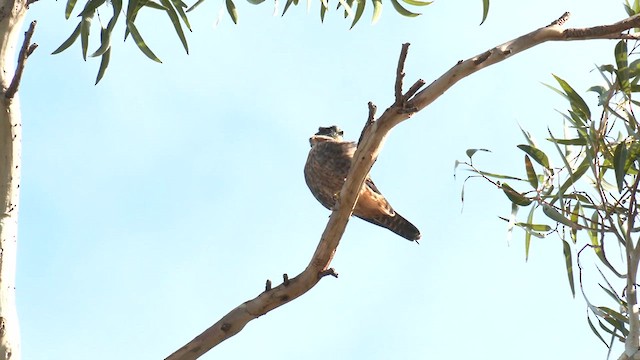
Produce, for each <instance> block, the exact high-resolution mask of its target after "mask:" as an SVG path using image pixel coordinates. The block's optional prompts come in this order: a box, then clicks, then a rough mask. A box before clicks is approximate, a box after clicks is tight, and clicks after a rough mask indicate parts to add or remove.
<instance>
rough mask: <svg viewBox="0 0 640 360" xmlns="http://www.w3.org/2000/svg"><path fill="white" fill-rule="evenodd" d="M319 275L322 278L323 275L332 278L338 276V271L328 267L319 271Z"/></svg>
mask: <svg viewBox="0 0 640 360" xmlns="http://www.w3.org/2000/svg"><path fill="white" fill-rule="evenodd" d="M318 276H319V277H321V278H323V277H325V276H333V277H334V278H336V279H337V278H338V273H337V272H336V270H335V269H334V268H328V269H327V270H324V271H321V272H320V274H318Z"/></svg>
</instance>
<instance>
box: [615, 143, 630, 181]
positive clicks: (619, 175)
mask: <svg viewBox="0 0 640 360" xmlns="http://www.w3.org/2000/svg"><path fill="white" fill-rule="evenodd" d="M626 162H627V145H626V144H625V143H624V142H621V143H620V144H618V145H617V146H616V149H615V150H614V152H613V170H614V172H615V174H616V183H617V185H618V192H622V189H623V187H624V176H625V175H627V172H626V171H625V163H626Z"/></svg>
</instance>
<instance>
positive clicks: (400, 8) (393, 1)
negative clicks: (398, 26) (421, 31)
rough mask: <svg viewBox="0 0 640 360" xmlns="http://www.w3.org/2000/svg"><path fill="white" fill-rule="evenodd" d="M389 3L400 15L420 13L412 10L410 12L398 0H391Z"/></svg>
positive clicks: (411, 15)
mask: <svg viewBox="0 0 640 360" xmlns="http://www.w3.org/2000/svg"><path fill="white" fill-rule="evenodd" d="M391 4H392V5H393V8H394V9H396V11H397V12H398V13H399V14H400V15H402V16H406V17H416V16H418V15H420V14H419V13H414V12H411V11H409V10H407V9H405V8H404V7H403V6H402V5H400V3H399V2H398V0H391Z"/></svg>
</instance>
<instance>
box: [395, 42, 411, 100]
mask: <svg viewBox="0 0 640 360" xmlns="http://www.w3.org/2000/svg"><path fill="white" fill-rule="evenodd" d="M409 45H410V44H409V43H404V44H402V50H401V51H400V57H399V58H398V69H397V70H396V84H395V95H396V105H400V104H401V103H402V79H403V78H404V63H405V62H406V61H407V53H408V52H409Z"/></svg>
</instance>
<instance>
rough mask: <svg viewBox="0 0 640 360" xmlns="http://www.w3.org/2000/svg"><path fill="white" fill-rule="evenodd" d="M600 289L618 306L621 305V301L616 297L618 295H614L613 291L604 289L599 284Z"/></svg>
mask: <svg viewBox="0 0 640 360" xmlns="http://www.w3.org/2000/svg"><path fill="white" fill-rule="evenodd" d="M598 285H600V288H601V289H602V290H603V291H604V292H605V293H607V295H609V296H610V297H611V298H612V299H613V300H615V301H616V302H617V303H618V304H620V305H622V303H623V301H622V300H621V299H620V298H619V297H618V295H617V294H616V293H614V292H613V291H611V290H609V289H607V288H606V287H604V286H602V285H601V284H598Z"/></svg>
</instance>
